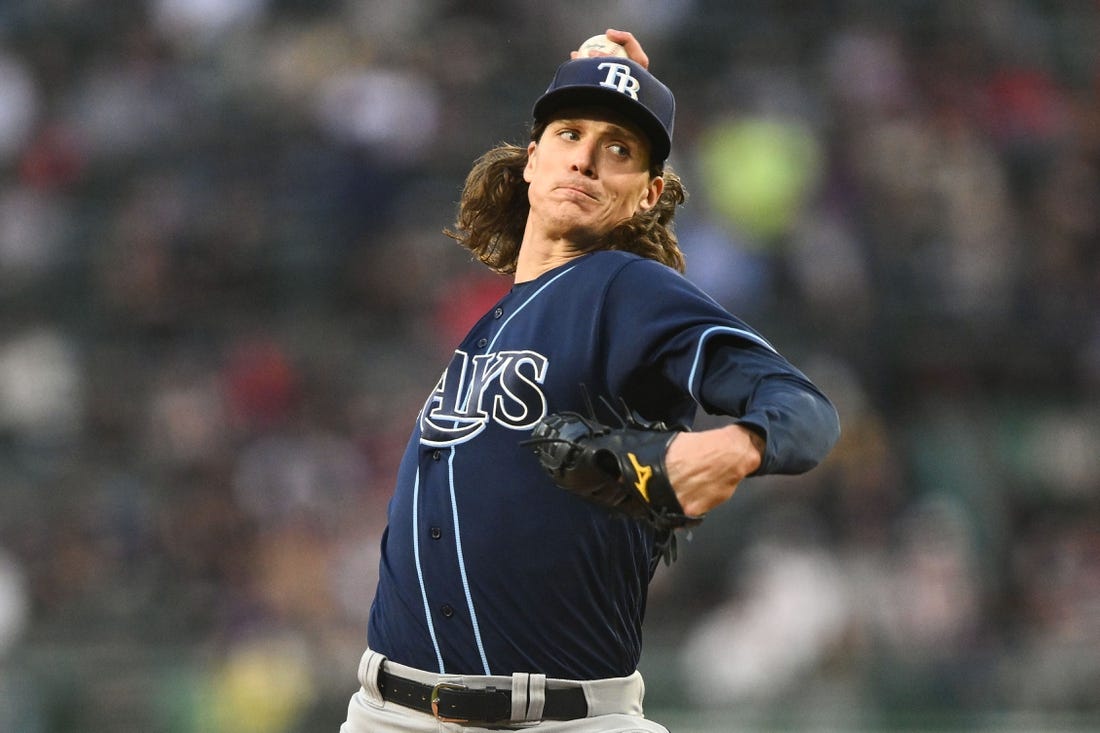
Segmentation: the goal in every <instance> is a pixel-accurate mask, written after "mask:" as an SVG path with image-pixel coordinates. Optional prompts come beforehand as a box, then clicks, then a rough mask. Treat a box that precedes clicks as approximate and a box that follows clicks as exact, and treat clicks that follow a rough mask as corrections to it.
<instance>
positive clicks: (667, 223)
mask: <svg viewBox="0 0 1100 733" xmlns="http://www.w3.org/2000/svg"><path fill="white" fill-rule="evenodd" d="M545 129H546V125H545V124H544V123H537V124H536V125H535V126H534V127H533V128H532V130H531V139H532V140H535V141H537V140H539V139H540V138H541V137H542V133H543V131H544V130H545ZM526 166H527V148H525V147H520V146H518V145H512V144H508V143H505V144H501V145H499V146H497V147H495V148H493V149H492V150H490V151H488V152H487V153H485V154H484V155H482V156H481V157H480V158H478V159H477V161H475V162H474V166H473V168H471V169H470V173H469V174H468V175H467V176H466V183H465V185H464V186H463V189H462V200H461V201H460V203H459V206H458V215H457V216H456V218H455V223H454V225H453V229H444V230H443V232H444V234H446V235H447V236H448V237H451V238H452V239H454V240H455V241H457V242H458V243H459V244H461V245H462V246H463V247H465V248H466V249H468V250H470V251H471V252H472V253H473V254H474V256H475V257H476V258H477V259H478V260H480V261H481V262H483V263H485V264H486V265H488V266H489V267H490V268H491V269H492V270H494V271H495V272H499V273H502V274H508V273H512V272H515V270H516V260H517V259H518V257H519V247H520V243H521V242H522V241H523V231H524V228H525V227H526V225H527V214H528V212H529V211H530V208H531V205H530V203H529V202H528V200H527V187H528V184H527V182H526V181H525V180H523V170H524V168H526ZM650 175H652V176H663V177H664V179H665V186H664V190H663V191H662V192H661V196H660V198H659V199H658V200H657V203H656V204H655V205H654V206H653V207H651V208H650V209H648V210H646V211H639V212H638V213H636V214H635V215H634V216H632V217H631V218H630V219H627V220H626V221H624V222H622V223H621V224H619V225H618V226H616V227H615V228H614V229H613V230H611V232H609V233H608V235H607V237H606V239H605V241H604V244H603V247H602V249H610V250H622V251H625V252H633V253H634V254H637V255H641V256H642V257H648V258H649V259H652V260H656V261H658V262H661V263H663V264H665V265H668V266H669V267H671V268H673V269H675V270H678V271H679V272H683V271H684V254H683V252H681V251H680V246H679V244H678V242H677V240H676V234H675V232H674V231H673V228H672V219H673V217H674V216H675V215H676V207H677V206H679V205H681V204H683V203H684V201H685V200H686V199H687V192H686V191H685V190H684V186H683V183H682V182H681V181H680V177H679V176H678V175H676V173H675V172H673V171H672V170H671V168H668V167H667V166H664V165H655V166H653V167H652V168H651V169H650Z"/></svg>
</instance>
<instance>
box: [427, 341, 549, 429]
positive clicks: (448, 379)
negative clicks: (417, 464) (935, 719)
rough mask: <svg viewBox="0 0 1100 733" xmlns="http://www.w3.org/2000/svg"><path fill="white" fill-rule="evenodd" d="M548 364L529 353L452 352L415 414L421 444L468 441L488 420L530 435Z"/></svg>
mask: <svg viewBox="0 0 1100 733" xmlns="http://www.w3.org/2000/svg"><path fill="white" fill-rule="evenodd" d="M548 365H549V360H548V359H547V358H546V357H545V356H543V355H542V354H539V353H537V352H534V351H498V352H494V353H489V354H476V355H474V356H472V357H471V356H470V355H469V354H467V353H466V352H464V351H461V350H459V351H455V354H454V357H453V358H452V359H451V363H450V364H449V365H448V366H447V369H446V370H445V371H444V372H443V376H441V377H440V378H439V382H438V384H436V386H435V389H434V390H432V394H431V395H430V396H429V397H428V401H427V403H426V404H425V405H424V409H423V410H422V411H421V413H420V433H421V435H420V442H421V444H423V445H428V446H434V447H441V446H449V445H456V444H458V443H464V442H466V441H467V440H470V439H471V438H473V437H474V436H476V435H477V434H479V433H480V432H481V431H482V430H484V429H485V428H486V426H487V425H488V424H489V422H490V421H493V422H495V423H497V424H498V425H501V426H503V427H506V428H510V429H512V430H530V429H532V428H533V427H534V426H535V424H536V423H537V422H538V421H539V420H540V419H542V417H543V416H544V415H545V414H546V395H545V394H543V390H542V383H543V380H544V379H545V378H546V369H547V366H548Z"/></svg>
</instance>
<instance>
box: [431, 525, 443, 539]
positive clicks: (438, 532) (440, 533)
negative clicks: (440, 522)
mask: <svg viewBox="0 0 1100 733" xmlns="http://www.w3.org/2000/svg"><path fill="white" fill-rule="evenodd" d="M431 535H432V539H433V540H438V539H439V538H440V537H442V536H443V530H441V529H440V528H439V527H432V530H431Z"/></svg>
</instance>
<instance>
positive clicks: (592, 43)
mask: <svg viewBox="0 0 1100 733" xmlns="http://www.w3.org/2000/svg"><path fill="white" fill-rule="evenodd" d="M589 56H626V57H627V58H628V59H630V60H631V61H635V62H637V63H638V64H639V65H640V66H641V67H642V68H646V69H648V68H649V56H647V55H646V52H645V51H643V50H642V44H641V43H640V42H639V41H638V39H637V38H635V37H634V34H633V33H631V32H630V31H620V30H615V29H614V28H608V29H607V31H606V33H604V34H601V35H599V36H593V37H592V38H589V39H588V40H587V41H585V42H584V43H582V44H581V46H580V47H579V48H578V49H577V50H576V51H572V52H571V53H570V54H569V58H571V59H576V58H582V57H589Z"/></svg>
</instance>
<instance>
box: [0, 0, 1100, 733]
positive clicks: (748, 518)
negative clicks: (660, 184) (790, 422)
mask: <svg viewBox="0 0 1100 733" xmlns="http://www.w3.org/2000/svg"><path fill="white" fill-rule="evenodd" d="M593 6H598V7H593ZM609 25H611V26H614V27H619V28H627V29H629V30H632V31H634V32H635V33H636V34H637V35H638V36H639V38H641V40H642V41H643V44H644V46H645V48H646V50H647V51H648V53H649V55H650V57H651V59H652V60H653V63H652V68H653V69H654V70H655V71H656V73H657V74H659V75H660V76H661V77H662V78H663V79H664V80H666V81H667V82H668V83H669V84H670V85H671V86H672V88H673V89H674V90H676V92H677V95H678V102H679V116H678V119H677V129H676V145H677V151H676V152H675V154H674V156H673V159H672V165H673V166H674V167H675V168H676V169H677V170H678V171H679V172H680V173H681V174H682V175H683V177H684V178H685V181H686V183H687V186H688V189H689V191H690V193H691V198H690V201H689V203H688V206H687V208H686V209H685V210H684V211H683V213H682V216H681V217H680V220H681V223H680V225H679V232H680V236H681V240H682V244H683V246H684V249H685V250H686V252H687V256H688V274H689V276H691V277H692V278H694V279H696V280H697V281H698V282H700V284H702V285H703V286H704V287H706V288H708V289H709V290H710V291H711V292H713V293H714V294H715V295H716V297H718V298H720V299H721V300H722V301H723V302H724V303H725V304H726V305H727V306H729V307H730V308H731V309H732V310H733V311H734V312H736V313H738V314H740V315H742V316H743V317H744V318H746V319H747V320H749V322H751V323H753V324H755V325H757V326H759V327H760V328H761V329H762V330H763V331H764V332H765V333H767V334H768V335H769V336H770V337H771V338H772V340H773V341H774V342H775V343H776V344H777V346H778V347H779V348H780V350H782V351H783V352H785V353H787V354H788V355H790V356H791V357H792V358H793V359H794V360H795V361H796V362H797V363H800V364H803V365H805V367H806V369H807V371H808V372H809V373H810V374H811V376H812V377H814V378H815V379H816V380H817V381H819V382H820V383H821V384H822V385H823V386H824V387H825V388H826V391H827V392H829V393H830V394H831V395H832V396H834V397H835V399H836V401H837V403H838V405H839V408H840V411H841V415H842V420H843V424H844V430H845V431H844V437H843V439H842V442H841V444H840V445H839V446H838V448H837V450H836V451H835V453H834V455H833V456H832V457H831V458H830V459H829V461H828V463H827V464H826V465H824V466H823V467H821V468H820V469H819V470H817V471H816V472H814V473H812V474H810V475H808V476H806V477H802V478H783V479H768V480H755V481H752V482H750V483H748V484H746V485H745V486H743V487H742V489H741V490H740V491H739V492H738V494H737V496H736V497H735V499H734V500H733V501H732V502H731V503H729V504H728V505H726V506H724V507H723V508H722V509H721V510H720V511H717V512H715V513H714V516H713V517H712V518H711V519H710V521H709V522H708V523H707V524H706V525H705V526H704V527H703V528H701V529H699V530H697V531H696V532H695V536H694V539H693V541H692V542H691V543H689V544H686V545H684V547H683V551H682V553H681V555H682V557H681V560H680V562H679V563H678V564H677V565H676V566H675V567H674V568H672V569H671V570H669V569H662V570H661V571H660V572H659V574H658V578H657V581H656V583H655V586H654V589H653V597H652V601H651V605H650V609H649V618H648V620H647V633H648V646H647V649H646V653H645V659H644V661H643V669H644V671H645V673H646V675H647V677H648V680H649V701H650V708H651V712H652V713H654V714H655V715H657V716H658V717H664V718H665V719H667V720H668V721H669V723H670V724H672V727H673V730H676V731H681V732H689V731H692V730H696V731H711V730H714V731H726V730H744V731H752V730H795V729H807V730H893V729H905V730H967V731H976V730H977V731H984V730H990V731H993V730H1010V729H1015V730H1074V729H1081V730H1084V729H1088V728H1090V727H1091V728H1095V727H1096V726H1097V725H1098V724H1100V722H1098V721H1100V695H1098V694H1097V690H1100V449H1098V446H1100V402H1098V398H1100V99H1098V91H1100V63H1098V49H1100V4H1098V3H1097V2H1095V1H1094V0H970V1H967V2H951V1H950V0H946V1H944V2H935V1H933V0H893V1H892V2H874V1H871V0H863V1H860V0H814V1H805V2H787V1H779V0H776V1H773V2H768V1H765V0H744V1H741V2H726V1H725V0H665V1H661V0H650V1H641V0H639V1H638V2H628V1H626V0H621V1H619V2H607V3H590V2H580V1H579V0H567V1H563V2H503V1H499V0H498V1H495V2H494V1H491V0H486V1H485V2H467V3H463V2H447V1H446V0H403V1H402V2H385V1H383V0H363V1H355V0H113V1H112V2H110V3H100V2H93V1H92V0H4V2H2V3H0V730H5V731H20V732H27V733H55V732H56V733H60V732H62V731H66V732H67V731H82V732H84V731H112V732H114V731H130V730H133V731H138V730H141V731H165V732H168V733H200V732H201V733H219V732H221V731H236V732H242V731H243V732H245V733H247V732H250V731H254V732H256V733H260V732H263V733H284V732H286V733H289V732H291V731H301V732H303V733H313V732H314V731H317V732H320V731H334V730H335V729H336V727H337V726H338V724H339V722H340V721H341V720H342V717H343V713H344V710H345V705H346V700H347V698H348V696H349V695H350V693H351V692H352V687H353V684H354V683H353V675H354V669H355V666H356V662H357V657H358V655H359V653H360V651H361V648H362V646H363V642H364V629H365V617H366V613H367V609H368V606H369V603H370V599H371V593H372V588H373V582H374V574H375V569H374V565H375V563H376V560H377V558H376V546H377V541H378V538H379V532H380V530H381V527H382V524H383V512H384V507H385V503H386V501H387V497H388V494H389V491H390V483H391V479H392V476H393V471H394V467H395V463H396V460H397V457H398V455H399V453H400V451H401V449H402V446H403V442H404V440H405V437H406V435H407V431H408V428H409V427H410V422H411V420H412V418H413V415H414V414H415V412H416V410H417V409H418V408H419V404H420V401H421V400H422V399H423V396H424V395H425V394H426V390H427V389H428V387H429V386H430V385H431V384H432V383H434V380H435V378H436V377H437V376H438V374H437V372H438V370H439V369H440V368H441V366H440V365H441V364H442V363H443V359H444V355H445V353H447V352H448V351H449V349H450V347H451V345H453V343H454V342H455V340H456V338H457V337H458V335H459V334H460V332H461V331H462V330H463V328H464V327H465V326H466V325H467V324H469V323H470V322H471V320H472V319H473V318H474V317H475V316H476V315H477V314H479V313H480V312H481V310H482V308H484V307H485V305H486V304H487V303H489V302H491V301H492V300H493V299H495V297H496V296H497V295H498V294H499V293H500V292H501V291H502V289H503V288H505V287H506V283H504V282H503V281H501V280H500V279H498V278H495V277H493V276H490V275H488V274H487V273H486V272H485V271H484V270H483V268H481V267H480V266H477V265H474V264H472V263H471V262H470V261H469V259H468V258H467V257H466V255H465V254H464V253H463V252H462V251H461V250H459V248H458V247H456V246H454V245H453V243H452V242H451V241H450V240H448V239H446V238H445V237H444V236H442V235H441V233H440V230H441V229H442V228H443V227H445V226H447V225H448V224H449V223H450V218H449V217H450V216H451V214H452V213H453V210H454V203H455V201H456V200H457V196H458V191H459V188H460V186H461V183H462V179H463V177H464V175H465V172H466V170H467V169H468V167H469V165H470V163H471V161H472V160H473V158H474V157H475V156H476V155H478V154H479V153H480V152H482V151H483V150H485V149H487V148H488V147H491V146H492V145H494V144H496V143H497V142H500V141H502V140H508V141H513V142H522V141H523V140H524V134H525V131H526V128H525V124H526V118H527V114H528V110H529V105H530V103H531V101H532V100H533V99H534V98H535V96H536V94H537V92H538V91H539V90H540V89H541V88H542V86H543V85H544V84H545V83H546V82H547V81H548V78H549V73H550V70H551V69H552V68H553V64H554V63H555V62H556V61H557V60H558V59H564V58H565V57H566V56H567V53H568V51H569V50H570V49H571V48H573V47H575V46H576V45H577V43H578V42H579V41H580V40H581V39H583V38H586V37H587V36H588V35H591V34H592V33H594V32H598V31H599V30H602V29H603V28H605V27H607V26H609Z"/></svg>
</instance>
